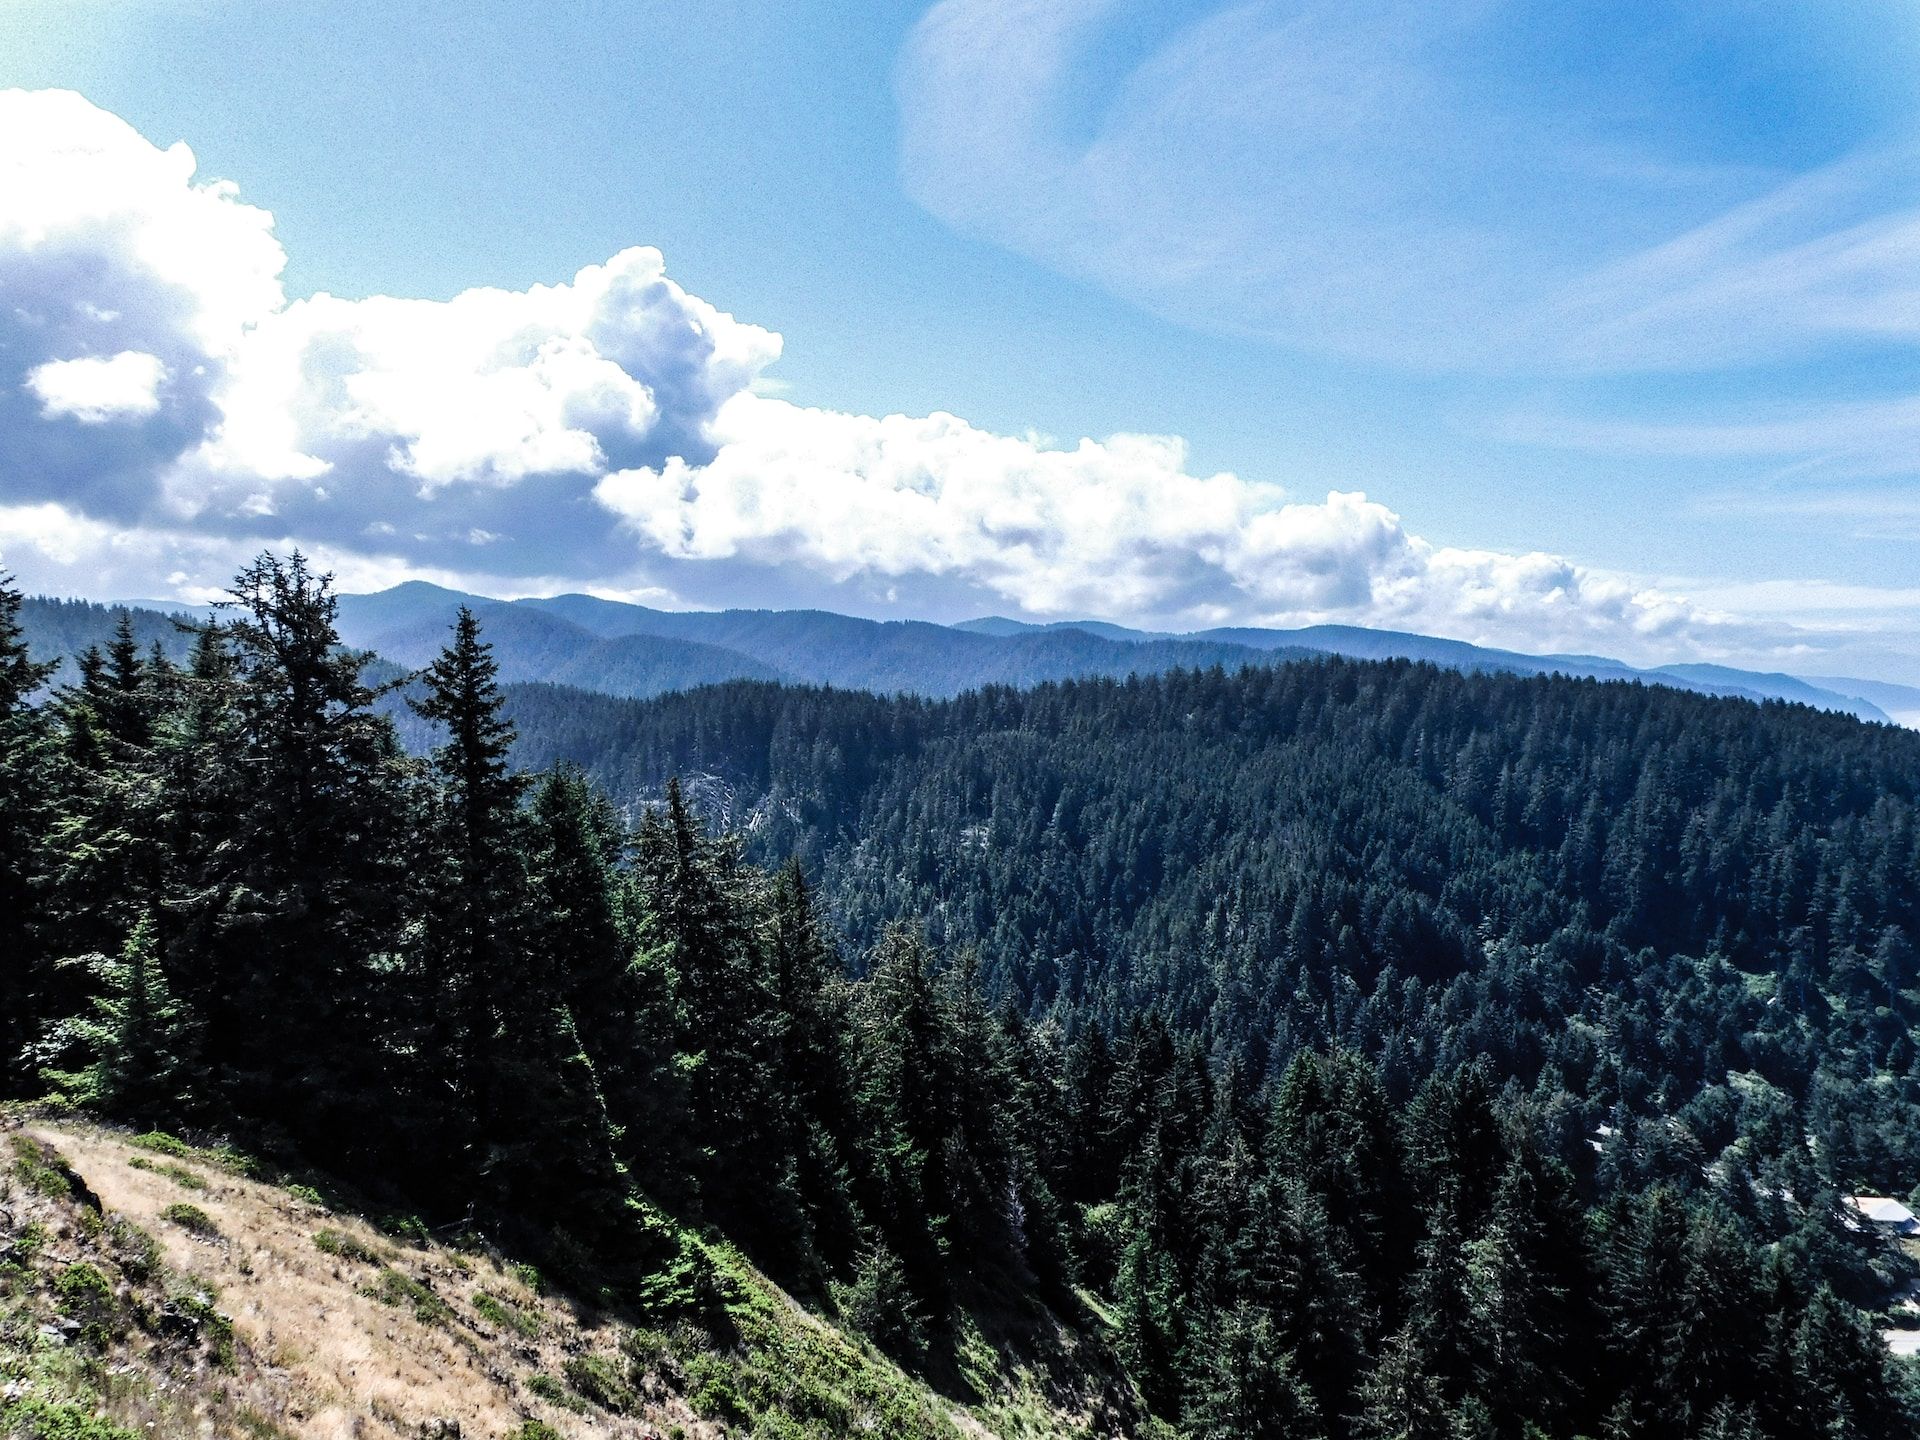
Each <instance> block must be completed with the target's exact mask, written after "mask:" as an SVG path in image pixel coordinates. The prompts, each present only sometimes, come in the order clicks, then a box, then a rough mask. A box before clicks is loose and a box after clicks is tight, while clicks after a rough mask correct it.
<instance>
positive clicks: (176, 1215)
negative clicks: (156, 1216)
mask: <svg viewBox="0 0 1920 1440" xmlns="http://www.w3.org/2000/svg"><path fill="white" fill-rule="evenodd" d="M160 1218H161V1219H162V1220H167V1221H170V1222H172V1223H173V1224H175V1225H178V1226H179V1227H180V1228H181V1229H182V1230H185V1231H187V1232H188V1233H189V1234H193V1235H199V1236H201V1237H202V1238H205V1239H211V1238H213V1237H214V1236H217V1235H218V1234H219V1233H220V1227H219V1226H218V1225H216V1224H214V1223H213V1217H212V1216H211V1215H209V1214H207V1212H206V1211H204V1210H202V1209H201V1208H200V1207H199V1206H198V1205H188V1204H186V1203H184V1202H175V1203H174V1204H172V1205H169V1206H167V1208H166V1209H164V1210H162V1211H161V1212H160Z"/></svg>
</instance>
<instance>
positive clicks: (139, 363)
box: [26, 350, 167, 425]
mask: <svg viewBox="0 0 1920 1440" xmlns="http://www.w3.org/2000/svg"><path fill="white" fill-rule="evenodd" d="M166 378H167V367H166V366H165V365H163V364H161V362H160V357H159V356H158V355H146V354H143V353H141V352H140V351H138V350H122V351H121V352H120V353H119V354H118V355H111V356H108V357H106V358H105V359H101V358H99V357H97V356H92V355H88V356H83V357H81V358H80V359H78V360H49V361H47V363H46V364H44V365H36V366H35V367H34V368H33V369H31V370H29V371H28V372H27V382H26V383H27V389H29V390H31V391H32V392H33V393H34V395H36V396H37V397H38V398H39V400H40V413H41V414H42V415H43V416H46V417H48V418H52V417H55V416H60V415H70V416H72V417H73V418H74V419H75V420H78V421H79V422H80V423H81V424H83V425H103V424H105V423H106V422H108V421H109V420H120V419H130V418H137V417H139V416H142V415H151V414H153V413H154V411H156V410H158V409H159V408H160V395H159V390H160V382H161V381H162V380H164V379H166Z"/></svg>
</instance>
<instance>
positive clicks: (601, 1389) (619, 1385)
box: [561, 1355, 639, 1415]
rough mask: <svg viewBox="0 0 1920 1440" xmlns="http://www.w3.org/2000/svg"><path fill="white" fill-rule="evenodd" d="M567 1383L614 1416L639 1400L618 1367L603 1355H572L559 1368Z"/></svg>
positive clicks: (628, 1408)
mask: <svg viewBox="0 0 1920 1440" xmlns="http://www.w3.org/2000/svg"><path fill="white" fill-rule="evenodd" d="M561 1373H562V1374H564V1375H565V1376H566V1377H567V1383H568V1384H569V1385H571V1386H572V1387H573V1388H574V1389H575V1390H576V1391H578V1392H579V1393H580V1394H582V1395H584V1396H585V1397H586V1398H587V1399H589V1400H591V1401H592V1402H593V1403H594V1404H596V1405H598V1406H599V1407H600V1408H601V1409H602V1410H607V1411H611V1412H612V1413H613V1414H615V1415H624V1414H626V1413H627V1412H628V1411H629V1410H632V1409H633V1408H634V1406H635V1405H637V1404H638V1403H639V1397H638V1396H637V1395H635V1394H634V1393H633V1386H631V1385H629V1384H628V1383H627V1380H626V1377H625V1376H623V1375H622V1374H621V1373H620V1370H619V1368H618V1367H617V1366H616V1365H615V1364H614V1363H613V1361H611V1360H609V1359H608V1358H607V1357H606V1356H604V1355H573V1356H569V1357H568V1359H567V1363H566V1364H565V1365H564V1366H562V1367H561Z"/></svg>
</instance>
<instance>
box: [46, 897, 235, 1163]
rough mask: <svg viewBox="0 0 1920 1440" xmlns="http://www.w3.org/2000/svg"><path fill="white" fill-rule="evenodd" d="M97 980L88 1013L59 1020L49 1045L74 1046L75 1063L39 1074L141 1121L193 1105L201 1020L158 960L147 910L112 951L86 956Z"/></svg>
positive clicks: (70, 1093) (172, 1116) (82, 1098)
mask: <svg viewBox="0 0 1920 1440" xmlns="http://www.w3.org/2000/svg"><path fill="white" fill-rule="evenodd" d="M83 963H86V964H87V965H88V968H90V969H91V970H92V971H93V973H94V977H95V980H96V982H97V987H98V993H97V994H96V995H95V997H94V1000H93V1012H94V1013H93V1014H92V1015H90V1016H86V1017H76V1018H74V1019H70V1020H67V1021H64V1022H63V1023H62V1024H61V1025H60V1026H59V1027H58V1029H57V1030H56V1032H55V1034H54V1036H53V1037H52V1048H54V1049H55V1050H56V1051H61V1050H65V1049H66V1048H68V1047H69V1046H77V1047H78V1048H79V1049H81V1050H82V1051H83V1052H84V1053H85V1054H87V1055H88V1056H89V1057H90V1059H89V1061H88V1063H87V1065H86V1066H85V1067H84V1068H83V1069H81V1070H78V1071H62V1070H58V1069H50V1070H48V1071H46V1072H45V1078H46V1079H47V1080H48V1081H49V1083H51V1084H53V1085H54V1086H55V1087H56V1088H57V1089H58V1090H59V1091H61V1092H62V1093H64V1094H65V1095H66V1096H67V1097H69V1098H70V1099H72V1100H73V1101H75V1102H77V1103H79V1104H82V1105H88V1106H93V1107H95V1108H98V1109H100V1110H103V1111H105V1112H106V1113H108V1114H111V1115H116V1116H119V1117H121V1118H124V1119H128V1120H132V1121H135V1122H138V1123H143V1124H149V1125H151V1124H157V1123H162V1122H167V1121H174V1120H177V1119H178V1118H179V1117H180V1116H182V1115H184V1114H187V1113H189V1112H190V1110H191V1109H192V1108H194V1106H195V1097H194V1095H193V1081H194V1078H195V1077H196V1075H197V1063H196V1062H197V1060H198V1051H199V1045H200V1032H201V1027H200V1024H199V1022H198V1019H197V1017H196V1016H195V1015H194V1014H193V1012H192V1010H191V1008H190V1007H189V1006H188V1005H186V1004H184V1003H183V1002H182V1001H181V1000H180V999H179V998H178V997H176V996H175V994H174V993H173V988H172V986H171V985H169V984H168V982H167V977H166V974H165V971H164V970H163V969H162V968H161V965H160V958H159V955H158V951H157V946H156V944H155V940H154V924H153V919H152V917H151V916H147V915H142V916H141V917H140V918H139V920H137V921H136V922H135V923H134V927H133V929H132V931H131V932H129V934H128V935H127V941H126V944H125V946H124V947H123V948H122V949H121V951H120V954H119V956H118V957H117V958H109V957H107V956H103V955H96V956H91V957H88V959H87V960H86V961H85V962H83Z"/></svg>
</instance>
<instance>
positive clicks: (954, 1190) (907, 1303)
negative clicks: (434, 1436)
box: [0, 555, 1920, 1440]
mask: <svg viewBox="0 0 1920 1440" xmlns="http://www.w3.org/2000/svg"><path fill="white" fill-rule="evenodd" d="M24 603H25V602H24V600H23V597H22V596H21V595H20V594H19V593H18V591H17V590H15V589H13V588H10V587H6V586H0V1091H4V1094H5V1095H6V1096H7V1097H9V1098H11V1099H15V1100H19V1101H32V1102H38V1103H40V1104H43V1105H51V1106H57V1107H73V1108H76V1109H81V1110H85V1111H89V1112H92V1113H95V1114H98V1115H101V1116H104V1117H107V1118H109V1119H112V1120H114V1121H119V1122H125V1123H127V1124H129V1125H133V1126H137V1127H141V1128H157V1127H167V1128H171V1129H175V1130H181V1131H187V1132H192V1133H200V1134H208V1135H215V1134H217V1135H225V1136H231V1137H234V1138H235V1139H236V1140H237V1141H239V1142H241V1143H244V1144H246V1145H249V1146H253V1147H256V1148H258V1149H260V1150H262V1151H265V1152H267V1153H271V1154H275V1155H281V1156H287V1157H298V1159H299V1161H300V1162H301V1163H303V1164H307V1165H311V1166H314V1167H318V1168H322V1169H325V1170H327V1171H329V1172H333V1173H337V1174H339V1175H341V1176H344V1177H349V1178H350V1179H351V1180H352V1181H353V1182H354V1183H355V1184H356V1185H358V1186H360V1187H362V1188H363V1189H364V1190H365V1191H367V1192H368V1193H371V1194H375V1195H380V1196H385V1197H390V1198H391V1199H392V1201H393V1203H395V1204H396V1205H405V1206H408V1207H412V1208H414V1209H417V1210H418V1211H419V1212H420V1213H422V1214H424V1215H426V1216H428V1217H430V1218H431V1219H432V1220H433V1221H435V1222H436V1223H438V1222H442V1221H446V1222H451V1221H461V1222H463V1223H465V1224H468V1225H471V1226H474V1227H478V1228H479V1229H481V1230H483V1231H484V1232H485V1233H487V1234H488V1235H490V1236H493V1237H495V1238H496V1239H497V1240H498V1243H500V1244H501V1245H503V1246H505V1247H508V1248H510V1249H511V1250H513V1251H514V1252H516V1253H521V1254H524V1255H526V1256H527V1257H528V1258H529V1259H531V1260H537V1261H538V1262H539V1263H540V1264H541V1265H542V1266H543V1267H545V1268H547V1269H548V1270H550V1271H552V1272H553V1273H555V1274H560V1275H563V1276H566V1277H568V1278H569V1279H570V1280H571V1281H572V1283H574V1284H576V1285H578V1286H580V1287H582V1288H583V1289H584V1290H587V1291H590V1292H593V1293H598V1294H603V1295H607V1296H609V1297H617V1299H618V1300H619V1302H620V1303H621V1304H622V1305H624V1306H625V1307H627V1308H628V1309H629V1310H630V1311H631V1312H632V1313H635V1314H638V1315H642V1316H647V1317H652V1318H656V1319H658V1320H660V1321H661V1322H663V1323H665V1322H669V1321H670V1322H673V1323H678V1324H691V1325H699V1326H705V1327H708V1328H709V1329H711V1330H712V1331H714V1332H715V1333H716V1334H722V1333H724V1329H725V1326H726V1324H727V1320H726V1315H727V1304H728V1298H729V1297H728V1294H727V1286H728V1283H729V1281H728V1279H727V1277H726V1276H725V1275H724V1274H723V1273H720V1272H719V1271H717V1270H716V1269H715V1268H714V1267H713V1265H712V1264H711V1262H710V1260H709V1259H708V1257H707V1254H706V1251H705V1250H704V1249H703V1248H702V1246H701V1245H700V1244H699V1243H698V1238H699V1237H700V1236H701V1235H705V1234H711V1235H719V1236H725V1237H726V1238H727V1239H728V1240H729V1241H730V1242H731V1243H733V1244H736V1245H738V1246H739V1247H740V1248H741V1249H742V1250H743V1251H745V1253H747V1254H748V1255H750V1256H751V1257H752V1258H753V1260H754V1261H755V1263H757V1264H758V1265H759V1266H761V1267H762V1268H763V1269H764V1270H765V1271H766V1272H767V1273H769V1274H770V1275H772V1276H774V1277H776V1278H777V1279H778V1280H779V1281H780V1282H781V1284H783V1285H784V1286H785V1287H786V1288H787V1289H788V1290H789V1291H791V1292H792V1293H793V1294H794V1295H796V1296H797V1297H799V1298H801V1299H802V1300H803V1301H804V1302H805V1303H806V1304H808V1305H809V1306H811V1307H813V1308H815V1309H816V1310H818V1311H820V1312H821V1313H824V1314H828V1315H831V1316H833V1317H835V1318H837V1319H838V1320H839V1321H840V1322H842V1323H844V1324H846V1325H848V1326H850V1327H852V1328H854V1329H857V1330H858V1331H860V1332H862V1333H863V1334H864V1335H866V1336H867V1337H868V1338H869V1339H870V1340H871V1341H872V1343H873V1344H874V1345H875V1346H877V1347H879V1348H880V1349H881V1350H883V1351H885V1352H886V1353H887V1354H889V1355H891V1356H893V1357H894V1358H895V1359H896V1360H898V1361H899V1362H900V1363H901V1364H902V1365H903V1366H905V1367H906V1368H907V1369H909V1370H910V1371H913V1372H914V1373H917V1374H919V1375H922V1376H924V1377H926V1378H927V1379H928V1381H929V1382H930V1383H931V1384H933V1385H935V1386H936V1387H938V1386H941V1385H943V1384H947V1383H950V1379H951V1376H952V1374H953V1373H954V1357H953V1349H954V1345H955V1337H956V1335H957V1334H958V1333H959V1332H960V1328H961V1326H960V1322H961V1320H962V1318H963V1317H965V1316H967V1315H969V1314H976V1313H981V1312H985V1311H993V1312H996V1313H1003V1314H1004V1313H1021V1314H1026V1315H1030V1316H1045V1317H1049V1319H1050V1321H1051V1322H1052V1323H1055V1324H1057V1325H1058V1326H1060V1327H1063V1328H1064V1330H1065V1331H1066V1332H1068V1333H1070V1334H1072V1335H1074V1336H1076V1337H1079V1339H1080V1341H1081V1343H1083V1344H1084V1345H1085V1346H1087V1347H1090V1348H1091V1349H1093V1350H1097V1351H1101V1352H1110V1354H1111V1357H1112V1359H1113V1362H1114V1364H1115V1366H1116V1367H1118V1370H1119V1372H1120V1373H1122V1374H1123V1375H1124V1377H1125V1385H1126V1388H1127V1392H1128V1394H1129V1396H1130V1397H1132V1398H1131V1401H1130V1403H1129V1407H1128V1408H1127V1409H1126V1411H1125V1413H1124V1415H1123V1416H1122V1418H1121V1419H1119V1420H1117V1421H1115V1422H1113V1423H1112V1424H1111V1425H1110V1426H1109V1428H1108V1429H1106V1430H1103V1431H1101V1432H1100V1433H1129V1434H1141V1435H1155V1436H1162V1437H1180V1440H1238V1437H1248V1440H1268V1437H1288V1440H1345V1437H1357V1440H1429V1437H1431V1440H1441V1437H1446V1440H1456V1437H1457V1440H1481V1437H1485V1440H1573V1437H1576V1436H1585V1437H1593V1440H1601V1437H1605V1440H1695V1437H1698V1440H1749V1437H1752V1440H1816V1437H1818V1440H1852V1437H1861V1440H1866V1437H1896V1436H1907V1435H1911V1434H1913V1433H1915V1430H1916V1426H1917V1425H1920V1385H1917V1384H1916V1380H1915V1377H1914V1376H1913V1375H1912V1373H1911V1362H1908V1361H1904V1360H1899V1359H1895V1358H1894V1357H1893V1356H1892V1355H1891V1354H1890V1352H1889V1349H1888V1346H1887V1343H1886V1340H1885V1337H1884V1334H1883V1332H1885V1331H1887V1330H1888V1329H1892V1328H1897V1327H1898V1326H1899V1325H1900V1324H1901V1321H1902V1317H1903V1316H1904V1315H1906V1314H1907V1313H1908V1312H1904V1311H1902V1310H1901V1309H1900V1308H1899V1307H1900V1302H1901V1300H1902V1298H1903V1297H1904V1295H1905V1294H1906V1293H1907V1291H1908V1290H1909V1288H1910V1287H1911V1286H1912V1285H1913V1284H1914V1282H1915V1279H1916V1277H1920V1267H1917V1266H1916V1264H1915V1262H1914V1260H1913V1259H1912V1258H1911V1257H1910V1256H1909V1255H1908V1254H1907V1253H1906V1251H1905V1250H1904V1249H1903V1248H1902V1246H1901V1245H1900V1244H1898V1243H1896V1242H1895V1241H1894V1240H1892V1239H1890V1238H1889V1237H1887V1236H1886V1235H1884V1234H1882V1233H1881V1232H1879V1231H1878V1230H1876V1229H1875V1228H1874V1227H1873V1226H1872V1225H1870V1224H1868V1223H1866V1222H1865V1221H1863V1220H1862V1219H1861V1218H1860V1216H1859V1214H1858V1212H1857V1210H1856V1209H1855V1208H1854V1207H1853V1206H1852V1205H1851V1203H1850V1198H1851V1197H1854V1196H1858V1195H1880V1196H1892V1197H1898V1198H1905V1197H1907V1196H1909V1195H1910V1194H1911V1193H1912V1192H1913V1191H1914V1189H1915V1187H1916V1185H1917V1184H1920V1050H1916V1030H1915V1027H1916V1024H1917V1023H1920V952H1916V949H1915V936H1916V926H1917V925H1920V823H1916V802H1917V801H1920V735H1914V734H1910V733H1908V732H1905V731H1900V730H1896V729H1893V728H1891V727H1887V726H1880V725H1873V724H1864V723H1861V722H1860V721H1858V720H1856V719H1853V718H1852V717H1849V716H1844V715H1837V714H1831V713H1825V712H1821V711H1816V710H1813V709H1810V708H1806V707H1803V706H1798V705H1789V704H1783V703H1777V702H1771V703H1767V704H1756V703H1752V702H1750V701H1746V700H1736V699H1722V698H1714V697H1711V696H1706V695H1700V694H1693V693H1685V692H1682V691H1679V690H1671V689H1666V688H1663V687H1659V686H1644V685H1638V684H1619V683H1603V682H1599V681H1594V680H1582V679H1571V678H1564V677H1559V676H1519V675H1508V674H1470V673H1460V672H1457V671H1452V670H1444V669H1440V668H1437V667H1435V666H1432V665H1428V664H1422V663H1414V662H1409V661H1399V660H1393V661H1357V660H1349V659H1341V658H1337V657H1336V658H1310V659H1301V660H1296V661H1291V662H1288V663H1281V664H1274V665H1270V666H1260V667H1253V668H1246V669H1241V670H1238V671H1235V672H1232V673H1229V672H1228V671H1227V670H1225V669H1219V668H1216V669H1200V670H1174V671H1171V672H1169V673H1166V674H1160V675H1152V676H1135V677H1132V678H1126V679H1115V678H1101V677H1093V678H1085V679H1079V680H1072V681H1065V682H1058V683H1049V684H1042V685H1038V686H1034V687H1031V688H1024V689H1020V688H1011V687H989V688H986V689H981V690H976V691H972V692H969V693H966V694H962V695H960V696H958V697H956V698H951V699H944V700H926V699H919V698H915V697H913V696H910V695H903V696H876V695H871V694H865V693H860V692H854V691H845V690H835V689H828V688H817V687H799V686H791V685H780V684H773V683H759V682H745V681H736V682H732V683H728V684H723V685H714V686H707V687H704V688H699V689H694V690H690V691H686V692H683V693H675V694H669V695H664V696H660V697H658V698H655V699H650V700H628V699H620V698H616V697H613V696H608V695H589V694H586V693H584V692H580V691H575V690H570V689H567V688H564V687H560V686H555V685H546V684H530V685H515V686H504V685H503V684H502V683H501V678H500V673H499V666H498V664H497V662H496V660H495V658H494V655H493V653H492V651H491V649H490V646H489V643H488V639H487V635H486V632H485V629H484V624H483V622H482V620H480V619H477V618H476V617H475V615H474V613H473V612H472V611H470V610H463V611H461V612H460V613H459V614H458V616H457V618H456V619H455V620H454V621H453V623H452V624H451V625H450V626H448V627H447V629H446V632H445V635H444V638H443V641H442V643H441V648H440V650H439V651H438V653H437V654H435V655H433V656H432V657H430V663H427V664H426V665H425V666H424V667H423V668H421V669H419V670H418V671H415V672H402V671H399V670H398V669H397V668H396V667H394V666H393V665H391V664H389V663H387V662H385V661H381V660H379V659H378V658H377V657H375V656H373V655H371V654H369V653H368V652H364V651H357V650H354V649H351V648H348V647H346V646H343V645H342V644H341V637H340V630H339V600H338V598H337V597H336V596H335V594H334V593H333V589H332V584H331V580H330V578H329V577H327V576H326V575H324V574H320V573H317V572H316V571H314V570H313V569H312V568H311V567H310V565H309V564H308V563H307V562H306V561H305V560H303V559H302V558H301V557H299V556H297V555H296V556H293V557H292V558H287V559H283V558H279V557H276V556H273V555H263V556H262V557H260V559H258V560H257V561H255V562H254V563H253V564H251V565H250V566H248V567H247V568H246V569H245V570H244V571H243V572H242V573H241V574H240V575H239V576H238V577H237V578H236V579H235V582H234V584H233V587H232V591H231V596H230V600H229V602H228V603H227V604H226V605H225V606H224V607H222V608H221V609H220V610H219V611H218V612H217V613H216V615H215V616H214V618H212V619H211V620H207V621H191V622H189V621H186V620H182V621H179V622H177V623H176V624H174V625H173V626H172V628H171V629H170V630H169V632H168V633H166V634H164V635H162V634H157V633H136V631H135V629H134V626H133V624H132V622H131V621H130V620H129V621H124V622H123V623H122V624H121V626H120V628H119V630H118V632H117V633H116V634H115V635H114V636H113V638H112V639H111V640H110V642H109V643H106V644H104V645H102V646H98V647H93V648H88V649H87V650H85V651H84V653H83V654H82V655H81V656H80V659H79V662H78V663H77V665H75V666H74V667H73V668H72V673H71V674H68V673H60V674H56V673H55V672H54V671H53V669H52V667H51V666H50V665H48V664H46V663H43V662H41V661H39V660H36V659H35V658H34V653H33V652H32V651H30V649H29V646H28V643H27V636H26V632H25V630H24V628H23V621H22V606H23V604H24ZM1915 1318H1920V1316H1916V1317H1915Z"/></svg>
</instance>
